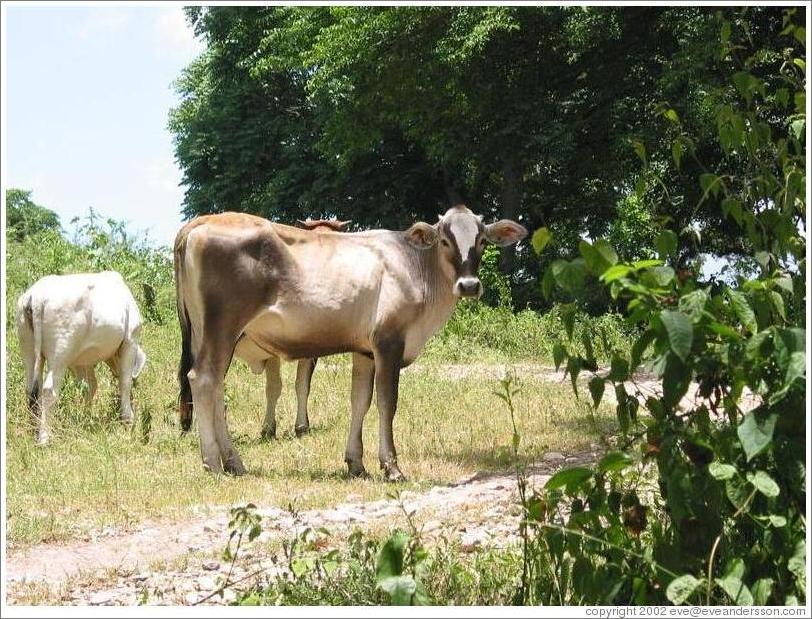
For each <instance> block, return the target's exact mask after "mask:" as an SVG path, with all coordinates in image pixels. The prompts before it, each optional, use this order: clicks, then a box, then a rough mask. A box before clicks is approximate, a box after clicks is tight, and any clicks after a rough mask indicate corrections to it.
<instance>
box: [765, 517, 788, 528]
mask: <svg viewBox="0 0 812 619" xmlns="http://www.w3.org/2000/svg"><path fill="white" fill-rule="evenodd" d="M768 519H769V521H770V524H771V525H772V526H774V527H775V528H776V529H780V528H781V527H785V526H787V519H786V518H784V517H783V516H776V515H775V514H770V515H769V516H768Z"/></svg>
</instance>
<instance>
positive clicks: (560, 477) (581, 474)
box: [544, 466, 592, 492]
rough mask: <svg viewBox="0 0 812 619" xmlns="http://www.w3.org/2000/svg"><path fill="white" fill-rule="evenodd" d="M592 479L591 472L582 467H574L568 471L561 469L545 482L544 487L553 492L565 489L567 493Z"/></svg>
mask: <svg viewBox="0 0 812 619" xmlns="http://www.w3.org/2000/svg"><path fill="white" fill-rule="evenodd" d="M591 477H592V471H591V470H589V469H588V468H584V467H582V466H574V467H572V468H568V469H562V470H560V471H558V473H556V474H555V475H553V476H552V477H550V479H548V480H547V483H546V484H544V487H545V488H546V489H547V490H555V489H557V488H563V487H564V486H566V487H567V491H569V492H573V491H574V490H576V489H578V488H579V487H581V486H582V485H583V484H584V483H585V482H586V481H588V480H589V479H590V478H591Z"/></svg>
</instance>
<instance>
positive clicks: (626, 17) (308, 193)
mask: <svg viewBox="0 0 812 619" xmlns="http://www.w3.org/2000/svg"><path fill="white" fill-rule="evenodd" d="M726 10H727V9H726ZM729 10H730V11H732V9H729ZM187 15H188V18H189V20H190V22H191V24H192V25H193V27H194V29H195V32H196V34H197V36H199V37H200V38H201V39H202V40H203V41H204V42H205V44H206V51H205V52H204V53H203V54H202V55H201V56H200V57H199V58H198V59H196V60H195V61H194V62H193V63H192V64H191V65H190V66H189V67H187V69H186V70H185V71H184V73H183V75H182V76H181V77H180V78H179V80H178V82H177V90H178V92H179V94H180V97H181V102H180V104H179V105H178V107H177V108H175V109H174V110H173V112H172V113H171V115H170V124H169V126H170V130H171V131H172V133H173V135H174V139H175V152H176V156H177V159H178V162H179V164H180V166H181V168H182V170H183V174H184V184H185V186H186V197H185V204H184V209H185V213H186V214H187V215H189V216H191V215H196V214H201V213H210V212H220V211H224V210H240V211H248V212H252V213H257V214H260V215H263V216H266V217H269V218H272V219H277V220H281V221H291V220H294V219H297V218H299V219H301V218H303V217H307V216H314V217H317V216H331V215H335V216H338V217H339V218H341V219H352V220H353V221H354V222H355V223H356V225H358V226H360V227H362V228H368V227H375V226H383V227H389V228H401V229H402V228H404V227H406V226H408V225H410V224H411V223H412V222H413V221H415V220H417V219H422V220H425V221H429V222H432V221H434V220H435V217H436V214H437V212H442V211H443V210H444V209H445V207H446V206H447V205H448V204H449V203H453V202H457V201H460V200H464V201H467V202H468V203H469V205H470V206H471V207H472V208H474V209H475V210H476V211H477V212H479V213H483V214H484V215H486V217H487V218H493V217H497V216H498V217H502V216H505V217H513V218H521V221H522V222H523V223H524V224H525V225H526V226H527V227H528V228H533V229H534V228H538V227H540V226H546V227H548V228H549V229H550V230H551V231H552V232H553V233H554V242H553V243H551V244H550V245H549V247H548V249H547V251H546V252H545V253H544V254H543V255H541V256H536V255H535V254H534V253H533V252H532V251H529V250H528V247H526V246H521V247H519V248H518V249H517V250H516V251H517V254H516V255H515V256H514V255H513V250H512V249H511V250H509V251H507V252H502V256H501V259H500V269H501V270H502V272H504V273H507V274H509V275H510V284H511V287H512V288H513V290H512V301H513V303H514V307H516V308H524V307H527V306H528V304H530V306H532V307H536V308H547V307H549V306H550V304H551V303H552V302H553V301H561V302H566V301H568V300H570V299H569V298H567V296H566V295H561V296H560V297H558V296H557V297H555V298H554V299H551V300H545V299H544V298H542V296H541V295H540V294H538V287H537V286H536V277H537V276H538V275H539V274H540V273H542V272H543V271H544V269H545V268H546V267H547V266H548V265H549V264H550V263H551V262H552V261H553V260H555V259H557V258H573V257H576V256H577V252H576V251H575V248H576V247H577V243H578V241H579V240H580V239H581V238H583V237H584V236H587V237H589V238H598V237H599V236H602V235H609V237H610V238H613V239H615V240H622V242H623V244H624V245H625V247H624V249H629V250H633V251H635V252H636V253H639V254H640V255H645V254H651V253H653V252H654V250H655V247H654V238H655V237H656V234H657V232H658V230H659V229H661V228H662V226H663V225H666V224H667V225H669V227H671V228H672V229H673V230H675V231H677V233H678V234H680V235H681V236H682V237H684V238H685V240H686V241H688V240H690V242H684V243H681V246H680V247H681V250H682V254H683V255H682V257H681V259H682V261H683V262H684V263H685V264H689V263H692V262H695V261H696V259H697V256H698V255H699V254H700V253H702V252H713V253H716V254H719V255H727V254H731V255H734V256H741V255H743V254H746V253H748V251H749V249H750V248H749V245H748V241H747V239H746V238H743V237H742V235H740V234H738V229H737V227H736V226H735V225H732V224H731V222H730V221H729V219H728V218H726V217H724V216H722V214H721V213H720V212H719V210H718V209H716V208H714V205H713V204H712V203H710V202H709V201H700V199H699V198H700V197H701V188H699V187H697V186H696V183H695V182H694V179H695V178H696V176H697V174H699V173H702V172H704V171H705V170H704V169H703V167H702V165H704V166H708V167H709V168H714V167H718V165H721V164H722V163H723V162H724V161H725V160H726V157H725V152H724V150H723V149H722V148H720V146H719V144H718V143H717V141H716V140H715V139H714V136H715V135H716V126H715V123H716V117H715V114H714V109H715V107H716V105H717V104H718V103H719V101H718V100H717V99H716V93H717V90H718V88H717V87H718V85H719V83H720V75H719V72H718V71H716V69H715V66H714V63H713V62H712V53H713V50H712V49H711V47H712V46H711V45H709V41H711V40H712V39H713V36H714V31H715V28H716V25H715V16H714V15H715V9H713V8H712V7H663V6H657V7H552V6H545V7H504V6H501V7H397V8H392V7H192V8H189V9H188V10H187ZM781 17H782V13H781V9H780V7H753V8H752V9H751V10H750V12H749V14H748V21H749V23H750V30H749V36H751V37H752V38H753V40H754V41H756V43H757V44H758V46H759V47H760V49H761V50H762V51H763V52H764V54H763V59H762V60H761V62H763V63H766V64H765V65H764V70H766V71H772V70H773V69H774V68H777V67H773V66H772V65H773V64H774V63H775V62H776V60H775V58H777V57H780V56H781V55H782V54H783V53H784V52H783V47H784V46H785V45H787V44H789V46H790V48H792V49H793V50H794V51H793V53H796V52H797V50H798V47H799V45H800V43H799V42H798V41H794V42H793V41H790V42H789V43H787V42H786V41H784V42H782V41H779V40H778V38H777V30H776V28H775V25H776V24H779V25H780V22H781ZM779 30H780V28H779ZM666 100H667V101H669V102H670V104H669V108H668V109H669V110H672V112H670V113H669V114H668V116H667V118H671V117H672V115H673V117H676V118H678V119H679V120H680V123H681V124H680V126H681V127H682V129H684V131H685V132H686V135H688V134H690V136H691V147H690V148H688V147H687V142H684V141H677V143H678V146H676V147H674V148H676V149H678V150H679V154H680V155H682V154H683V153H684V156H680V157H679V158H680V161H678V162H677V163H671V162H669V161H668V160H666V159H665V158H663V157H656V158H651V159H650V162H649V163H650V167H651V168H652V169H654V170H655V171H657V172H658V173H659V174H660V175H661V176H662V178H663V179H664V181H665V186H667V187H668V188H669V190H668V191H669V195H668V196H661V197H662V198H663V199H658V200H652V199H647V200H639V199H637V198H636V197H634V194H633V188H634V187H635V186H636V185H637V184H638V183H641V182H645V180H646V178H648V176H647V173H641V171H640V170H639V167H638V165H637V163H638V162H637V157H636V154H635V149H636V152H637V153H638V154H640V153H643V154H646V153H657V154H659V153H661V152H669V153H670V151H671V144H672V142H673V141H674V138H675V137H677V136H676V134H673V135H672V133H673V132H672V131H669V130H665V131H664V130H663V127H662V124H661V122H660V120H661V119H660V118H659V117H652V115H651V114H650V112H651V111H652V108H653V107H654V106H655V105H656V104H657V103H658V102H661V101H666ZM631 141H633V142H634V144H636V145H637V146H636V147H635V149H630V148H628V144H629V143H630V142H631ZM683 142H684V143H683ZM675 152H676V151H675ZM691 153H696V155H697V156H696V157H694V156H692V155H691ZM699 161H702V162H704V163H703V164H702V165H701V164H700V163H699ZM729 163H730V162H728V164H729ZM711 171H712V170H711ZM641 179H642V180H641ZM661 191H662V187H661V186H651V187H650V192H651V193H652V194H656V193H658V192H661ZM672 198H673V199H672ZM692 226H699V227H700V228H701V235H699V236H697V235H696V234H694V233H693V232H692V229H693V228H692ZM612 307H613V302H612V300H611V298H610V297H609V296H608V295H606V294H605V291H604V290H603V289H602V288H601V287H599V286H595V287H594V288H593V290H592V294H591V296H590V301H589V303H588V304H585V306H584V309H585V310H586V311H588V312H589V313H592V314H599V313H602V312H604V311H606V309H607V308H612Z"/></svg>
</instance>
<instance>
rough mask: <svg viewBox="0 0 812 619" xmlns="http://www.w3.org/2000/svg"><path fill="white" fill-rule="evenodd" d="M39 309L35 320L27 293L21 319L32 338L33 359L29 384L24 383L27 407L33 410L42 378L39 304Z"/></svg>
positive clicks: (40, 312) (40, 310) (41, 311)
mask: <svg viewBox="0 0 812 619" xmlns="http://www.w3.org/2000/svg"><path fill="white" fill-rule="evenodd" d="M38 309H39V311H38V312H37V314H38V315H37V317H36V320H35V318H34V307H33V304H32V299H31V295H28V298H27V299H25V301H24V305H23V309H22V312H23V320H24V323H25V324H24V328H25V329H26V330H28V332H29V334H30V335H31V339H32V340H33V345H34V359H33V364H32V366H33V368H32V376H31V384H30V385H26V387H27V392H28V393H27V396H28V407H29V408H30V409H31V410H32V411H33V410H35V409H36V407H37V403H38V402H39V396H40V390H41V388H42V385H40V380H41V379H42V369H43V368H42V319H43V316H42V314H43V309H44V308H43V307H42V306H41V305H40V307H39V308H38Z"/></svg>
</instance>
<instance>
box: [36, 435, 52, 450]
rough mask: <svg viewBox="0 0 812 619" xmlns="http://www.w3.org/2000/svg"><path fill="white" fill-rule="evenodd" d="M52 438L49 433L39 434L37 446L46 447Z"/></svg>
mask: <svg viewBox="0 0 812 619" xmlns="http://www.w3.org/2000/svg"><path fill="white" fill-rule="evenodd" d="M50 440H51V437H50V436H48V435H47V434H38V435H37V447H46V446H47V445H48V441H50Z"/></svg>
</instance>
